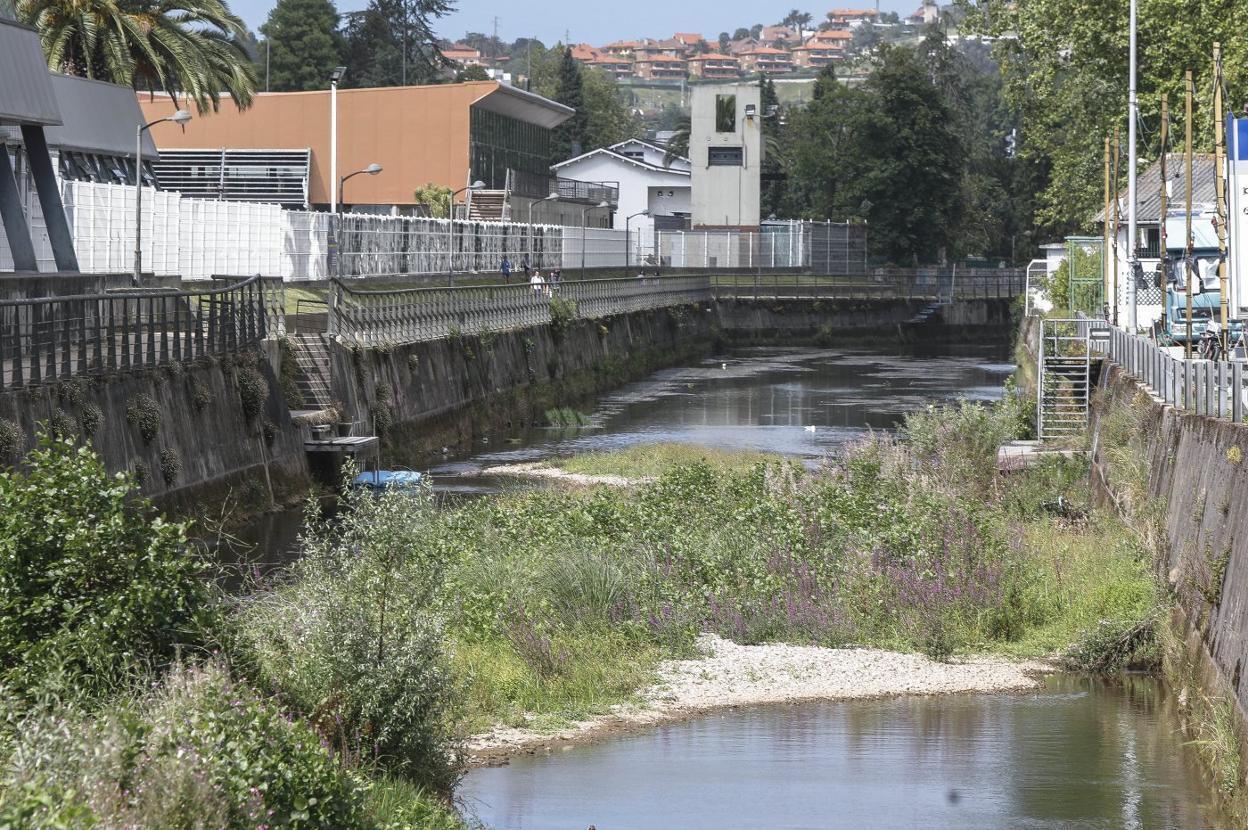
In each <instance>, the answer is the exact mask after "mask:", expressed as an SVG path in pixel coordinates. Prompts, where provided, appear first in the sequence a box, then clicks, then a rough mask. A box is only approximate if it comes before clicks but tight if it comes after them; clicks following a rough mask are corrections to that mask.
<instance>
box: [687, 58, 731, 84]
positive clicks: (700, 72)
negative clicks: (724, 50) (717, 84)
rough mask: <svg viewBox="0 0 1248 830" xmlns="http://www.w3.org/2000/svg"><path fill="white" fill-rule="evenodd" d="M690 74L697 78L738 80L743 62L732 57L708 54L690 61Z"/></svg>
mask: <svg viewBox="0 0 1248 830" xmlns="http://www.w3.org/2000/svg"><path fill="white" fill-rule="evenodd" d="M689 74H690V75H692V76H693V77H695V78H717V79H720V80H736V79H737V78H740V77H741V61H739V60H737V59H736V58H734V57H733V56H732V55H721V54H719V53H718V52H707V53H706V54H703V55H695V56H693V57H692V58H690V59H689Z"/></svg>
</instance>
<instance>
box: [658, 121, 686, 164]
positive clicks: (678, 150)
mask: <svg viewBox="0 0 1248 830" xmlns="http://www.w3.org/2000/svg"><path fill="white" fill-rule="evenodd" d="M691 129H692V121H691V119H690V117H689V116H688V115H683V116H681V119H680V122H679V123H678V124H677V125H676V129H675V130H674V131H673V132H672V137H671V138H669V139H668V140H667V144H666V145H664V148H663V166H664V167H671V166H672V163H673V162H674V161H676V159H678V158H685V157H687V156H688V155H689V133H690V130H691Z"/></svg>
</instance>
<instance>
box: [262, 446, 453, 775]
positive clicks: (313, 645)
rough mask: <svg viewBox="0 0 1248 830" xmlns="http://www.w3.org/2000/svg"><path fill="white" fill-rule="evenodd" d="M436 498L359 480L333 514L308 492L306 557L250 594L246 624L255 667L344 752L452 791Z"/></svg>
mask: <svg viewBox="0 0 1248 830" xmlns="http://www.w3.org/2000/svg"><path fill="white" fill-rule="evenodd" d="M348 474H350V468H349V469H348ZM434 509H435V508H434V506H433V501H432V495H431V494H430V493H428V492H427V491H420V492H417V493H411V492H404V491H398V490H390V491H386V492H384V493H382V494H381V495H380V496H378V497H373V496H371V495H368V494H366V493H361V492H360V491H359V490H352V491H348V492H347V493H346V494H345V495H344V497H343V501H342V505H341V510H340V512H339V515H338V516H337V517H336V518H335V519H334V521H333V522H332V523H331V522H329V521H328V520H325V519H321V518H320V517H319V516H318V514H317V512H316V511H317V507H316V504H315V503H314V502H312V503H310V504H309V512H308V518H307V523H306V526H305V531H304V536H303V546H304V550H303V554H304V555H303V558H302V559H301V560H300V562H299V563H297V564H296V565H295V566H294V567H293V568H292V569H291V573H290V576H289V578H288V579H287V580H285V581H284V582H283V583H281V584H280V585H277V586H274V587H273V588H272V589H270V590H268V591H265V592H262V593H260V594H258V595H256V596H255V597H253V598H252V599H250V600H249V601H248V602H246V603H245V604H244V606H243V608H242V610H241V613H240V620H239V630H240V640H241V645H242V651H243V654H244V655H245V659H246V660H247V662H248V664H249V665H251V666H252V670H253V672H254V674H255V676H256V677H257V678H258V679H259V680H260V682H262V683H263V684H264V685H265V686H266V687H267V688H270V689H272V690H273V691H274V692H276V693H277V694H278V695H279V696H280V697H281V699H282V700H284V701H286V702H287V703H288V704H289V705H290V706H292V707H293V708H294V709H296V710H297V711H299V712H301V713H303V714H304V715H306V716H308V717H310V718H311V719H312V721H313V723H314V724H315V726H316V728H317V729H318V731H320V733H321V734H322V735H323V736H324V738H325V739H326V740H327V741H328V742H329V744H330V745H331V746H333V747H334V748H335V749H336V750H337V751H338V752H339V753H340V754H342V755H343V756H344V757H347V758H351V759H354V760H356V761H358V762H360V763H367V764H378V765H380V766H382V767H383V768H385V769H388V770H390V771H393V772H395V773H398V774H401V775H404V776H406V777H408V778H409V779H411V780H413V781H415V782H417V783H419V784H421V785H422V786H426V787H429V788H431V789H433V790H434V791H436V792H438V793H442V794H449V792H450V791H451V789H452V788H453V786H454V783H455V781H456V780H457V778H458V770H459V752H458V747H457V746H456V744H455V742H454V741H453V740H452V720H453V718H452V713H453V711H454V707H455V704H456V700H457V694H458V693H457V688H458V687H457V684H456V682H455V680H454V678H453V677H451V675H450V672H449V669H448V665H449V663H448V655H447V653H446V651H445V648H444V645H443V633H442V624H441V621H440V619H439V617H438V615H437V614H435V613H434V610H433V605H434V602H435V599H436V598H437V596H438V595H439V593H440V590H441V585H442V571H443V568H444V566H445V560H444V558H443V557H442V556H441V555H440V552H439V551H437V550H436V548H435V547H434V545H433V540H431V539H430V537H429V527H428V526H429V525H430V524H431V522H432V515H433V512H434Z"/></svg>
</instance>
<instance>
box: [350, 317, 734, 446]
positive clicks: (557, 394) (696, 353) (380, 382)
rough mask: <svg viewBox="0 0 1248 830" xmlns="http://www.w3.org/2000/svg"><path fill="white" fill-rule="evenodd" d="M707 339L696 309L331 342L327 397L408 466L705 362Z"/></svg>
mask: <svg viewBox="0 0 1248 830" xmlns="http://www.w3.org/2000/svg"><path fill="white" fill-rule="evenodd" d="M714 337H715V315H714V313H713V310H712V309H711V307H710V306H708V305H705V304H698V305H685V306H676V307H672V308H663V309H653V310H649V311H640V312H635V313H632V314H621V315H617V316H614V317H607V318H603V319H600V320H577V321H573V322H571V323H569V324H567V325H566V326H564V327H552V326H538V327H535V328H530V329H520V330H515V331H506V332H499V333H497V334H493V335H485V336H479V337H462V338H451V339H447V340H437V341H433V342H427V343H415V344H412V345H408V346H402V347H398V348H394V349H390V350H384V351H383V350H376V349H369V350H353V349H349V348H346V347H344V346H342V345H340V344H336V343H335V344H331V347H330V349H331V362H332V367H333V370H332V377H333V393H334V397H335V398H336V399H337V400H339V401H341V402H342V403H343V404H345V405H346V408H347V410H348V411H349V412H351V413H352V416H353V417H354V418H355V419H356V420H357V421H358V422H360V423H364V424H373V423H375V422H377V421H380V422H381V425H382V426H389V429H386V430H382V431H384V432H385V433H386V436H385V437H386V440H385V447H384V452H385V455H386V462H387V463H388V464H389V463H396V464H406V465H416V464H420V463H422V462H424V461H426V460H428V459H430V458H433V457H437V456H439V455H440V454H441V448H442V447H446V448H448V449H450V450H465V449H468V448H470V447H471V446H472V445H473V443H474V442H476V441H478V440H479V439H480V438H482V437H484V436H488V435H490V434H491V433H496V432H497V431H499V430H509V429H513V428H518V427H522V426H525V425H527V424H534V423H541V422H542V418H543V415H544V413H545V410H546V409H548V408H551V407H554V406H565V405H576V404H578V403H583V402H584V401H585V400H586V399H587V398H588V397H590V396H592V395H594V394H597V393H599V392H603V391H606V390H607V389H610V388H612V387H615V386H618V385H620V384H621V383H625V382H627V381H630V380H636V379H638V378H641V377H644V376H645V375H646V374H648V373H649V372H651V371H654V370H655V369H658V368H662V367H665V366H675V365H679V364H681V363H683V362H686V361H688V360H691V359H695V358H697V357H700V356H702V355H705V354H708V353H709V352H710V351H711V350H712V348H713V344H714Z"/></svg>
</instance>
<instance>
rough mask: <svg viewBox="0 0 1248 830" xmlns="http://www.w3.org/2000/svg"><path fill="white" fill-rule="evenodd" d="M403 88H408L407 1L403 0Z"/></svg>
mask: <svg viewBox="0 0 1248 830" xmlns="http://www.w3.org/2000/svg"><path fill="white" fill-rule="evenodd" d="M403 86H407V0H403Z"/></svg>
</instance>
